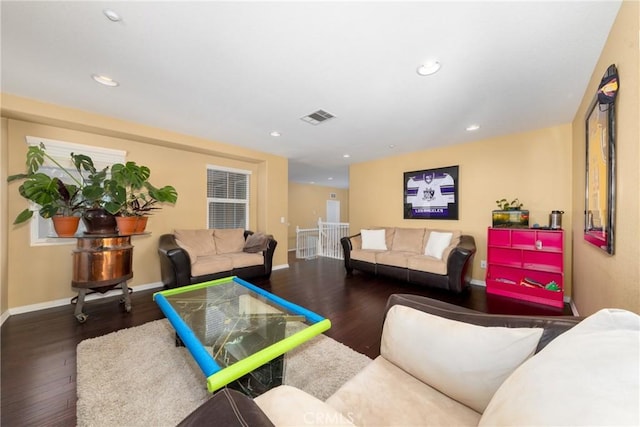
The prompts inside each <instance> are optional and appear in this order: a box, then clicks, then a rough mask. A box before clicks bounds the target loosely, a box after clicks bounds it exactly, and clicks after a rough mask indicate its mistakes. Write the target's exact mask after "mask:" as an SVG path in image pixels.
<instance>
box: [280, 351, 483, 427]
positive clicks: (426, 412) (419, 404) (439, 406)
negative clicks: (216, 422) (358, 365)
mask: <svg viewBox="0 0 640 427" xmlns="http://www.w3.org/2000/svg"><path fill="white" fill-rule="evenodd" d="M326 403H327V404H328V405H331V406H332V407H334V408H335V409H337V410H338V411H340V412H342V413H343V414H344V415H346V416H348V417H349V418H350V419H351V420H352V421H353V422H354V424H356V425H360V426H390V425H396V426H425V425H432V426H475V425H477V424H478V420H479V419H480V414H479V413H477V412H475V411H474V410H472V409H470V408H468V407H467V406H465V405H463V404H461V403H459V402H456V401H455V400H453V399H451V398H450V397H448V396H446V395H444V394H442V393H440V392H439V391H437V390H436V389H434V388H433V387H430V386H429V385H427V384H425V383H423V382H422V381H419V380H418V379H416V378H414V377H412V376H411V375H409V374H407V373H406V372H405V371H403V370H402V369H400V368H398V367H397V366H395V365H394V364H393V363H391V362H389V361H387V360H386V359H385V358H384V357H381V356H379V357H377V358H376V359H375V360H374V361H373V362H371V363H370V364H369V365H367V366H366V367H365V368H364V369H363V370H362V371H360V372H358V373H357V374H356V376H355V377H353V378H351V379H350V380H349V381H347V382H346V383H345V384H344V385H343V386H342V387H340V388H339V389H338V390H337V391H336V392H335V393H334V394H333V395H332V396H330V397H329V398H328V399H327V401H326ZM276 424H277V423H276Z"/></svg>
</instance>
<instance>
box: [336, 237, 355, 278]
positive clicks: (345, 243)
mask: <svg viewBox="0 0 640 427" xmlns="http://www.w3.org/2000/svg"><path fill="white" fill-rule="evenodd" d="M359 235H360V233H358V234H354V235H353V236H347V237H343V238H342V239H340V243H341V244H342V252H343V254H344V268H345V269H346V270H347V273H351V272H352V271H353V267H351V250H352V249H353V245H352V244H351V239H352V238H353V237H356V236H359Z"/></svg>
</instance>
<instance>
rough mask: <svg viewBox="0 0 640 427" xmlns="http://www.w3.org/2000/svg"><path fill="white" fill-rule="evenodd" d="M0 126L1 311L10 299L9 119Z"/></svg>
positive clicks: (6, 306) (4, 120) (4, 309)
mask: <svg viewBox="0 0 640 427" xmlns="http://www.w3.org/2000/svg"><path fill="white" fill-rule="evenodd" d="M0 124H1V125H2V126H1V128H0V230H2V232H1V233H0V235H2V236H3V237H2V238H0V313H3V314H4V313H5V312H6V311H7V308H9V306H8V301H9V278H8V272H7V265H8V264H7V263H8V253H7V238H6V237H4V236H6V235H7V232H8V226H9V225H8V218H7V176H8V175H7V158H8V157H9V144H8V142H7V120H6V119H4V118H3V119H2V120H1V123H0Z"/></svg>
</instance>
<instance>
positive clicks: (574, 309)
mask: <svg viewBox="0 0 640 427" xmlns="http://www.w3.org/2000/svg"><path fill="white" fill-rule="evenodd" d="M569 306H570V307H571V312H572V313H573V315H574V316H580V313H578V307H576V303H575V302H574V301H573V300H572V299H569Z"/></svg>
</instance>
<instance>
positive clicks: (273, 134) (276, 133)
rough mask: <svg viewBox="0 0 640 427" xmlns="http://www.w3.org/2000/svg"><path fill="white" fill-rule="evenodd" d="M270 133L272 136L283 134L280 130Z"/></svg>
mask: <svg viewBox="0 0 640 427" xmlns="http://www.w3.org/2000/svg"><path fill="white" fill-rule="evenodd" d="M269 135H271V136H282V134H281V133H280V132H278V131H277V130H274V131H273V132H271V133H270V134H269Z"/></svg>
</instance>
